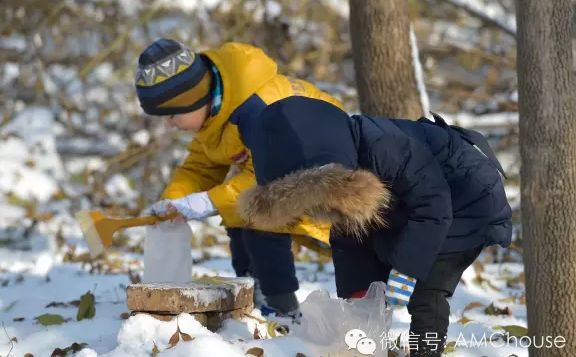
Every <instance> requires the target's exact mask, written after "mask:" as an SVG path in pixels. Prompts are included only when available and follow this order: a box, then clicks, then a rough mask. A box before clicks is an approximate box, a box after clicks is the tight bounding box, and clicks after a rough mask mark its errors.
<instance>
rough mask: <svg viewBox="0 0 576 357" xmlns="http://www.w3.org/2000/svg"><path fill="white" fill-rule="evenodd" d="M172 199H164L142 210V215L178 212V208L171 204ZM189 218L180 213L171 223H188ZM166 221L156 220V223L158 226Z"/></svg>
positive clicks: (162, 214) (161, 215)
mask: <svg viewBox="0 0 576 357" xmlns="http://www.w3.org/2000/svg"><path fill="white" fill-rule="evenodd" d="M170 202H172V200H169V199H163V200H160V201H158V202H156V203H154V204H153V205H151V206H149V207H148V208H146V209H145V210H144V211H142V216H157V217H165V216H167V215H169V214H172V213H176V209H175V208H174V207H173V206H172V205H171V204H170ZM187 221H188V220H187V219H186V217H184V216H183V215H181V214H180V215H178V216H177V217H176V218H173V219H172V220H170V222H171V223H186V222H187ZM162 223H164V222H156V223H155V224H154V225H155V226H158V225H160V224H162Z"/></svg>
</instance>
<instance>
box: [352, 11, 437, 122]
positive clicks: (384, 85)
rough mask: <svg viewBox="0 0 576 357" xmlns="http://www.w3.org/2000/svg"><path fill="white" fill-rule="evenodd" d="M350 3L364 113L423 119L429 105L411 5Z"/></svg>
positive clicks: (353, 46)
mask: <svg viewBox="0 0 576 357" xmlns="http://www.w3.org/2000/svg"><path fill="white" fill-rule="evenodd" d="M349 4H350V33H351V36H352V50H353V52H354V69H355V72H356V87H357V89H358V97H359V104H360V110H361V112H362V113H363V114H368V115H375V116H387V117H393V118H394V117H395V118H409V119H418V118H419V117H420V116H423V115H425V113H424V111H425V110H426V108H423V106H426V105H427V103H424V104H423V103H422V101H423V100H422V99H421V96H420V94H421V93H420V90H419V86H418V82H417V77H416V74H415V66H414V63H413V62H414V61H413V52H412V47H413V46H412V43H411V39H410V19H409V17H408V1H407V0H351V1H349ZM414 40H415V38H414ZM417 56H418V54H417V53H416V58H418V57H417ZM418 64H419V61H418ZM424 91H425V90H424ZM423 95H424V98H426V99H425V100H427V96H426V93H423Z"/></svg>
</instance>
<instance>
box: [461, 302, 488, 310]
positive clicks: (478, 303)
mask: <svg viewBox="0 0 576 357" xmlns="http://www.w3.org/2000/svg"><path fill="white" fill-rule="evenodd" d="M484 306H486V305H484V304H483V303H481V302H478V301H474V302H471V303H469V304H468V305H466V307H465V308H464V311H467V310H472V309H475V308H477V307H484Z"/></svg>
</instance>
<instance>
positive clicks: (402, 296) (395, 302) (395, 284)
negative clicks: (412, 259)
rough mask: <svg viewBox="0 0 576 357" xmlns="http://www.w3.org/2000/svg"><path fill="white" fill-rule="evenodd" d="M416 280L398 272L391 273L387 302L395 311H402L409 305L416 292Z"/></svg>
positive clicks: (387, 289)
mask: <svg viewBox="0 0 576 357" xmlns="http://www.w3.org/2000/svg"><path fill="white" fill-rule="evenodd" d="M415 286H416V279H414V278H411V277H409V276H407V275H404V274H402V273H400V272H398V271H397V270H396V269H392V271H390V275H388V284H386V300H387V302H388V304H389V305H390V306H391V307H392V308H393V309H400V308H403V307H405V306H407V305H408V302H409V301H410V297H411V296H412V293H413V292H414V287H415Z"/></svg>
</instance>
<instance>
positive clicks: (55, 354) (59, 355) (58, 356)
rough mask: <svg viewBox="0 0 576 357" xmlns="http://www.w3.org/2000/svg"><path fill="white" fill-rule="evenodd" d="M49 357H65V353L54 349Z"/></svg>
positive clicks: (59, 349)
mask: <svg viewBox="0 0 576 357" xmlns="http://www.w3.org/2000/svg"><path fill="white" fill-rule="evenodd" d="M50 357H66V352H64V350H62V349H61V348H56V349H55V350H54V351H53V352H52V354H51V355H50Z"/></svg>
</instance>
